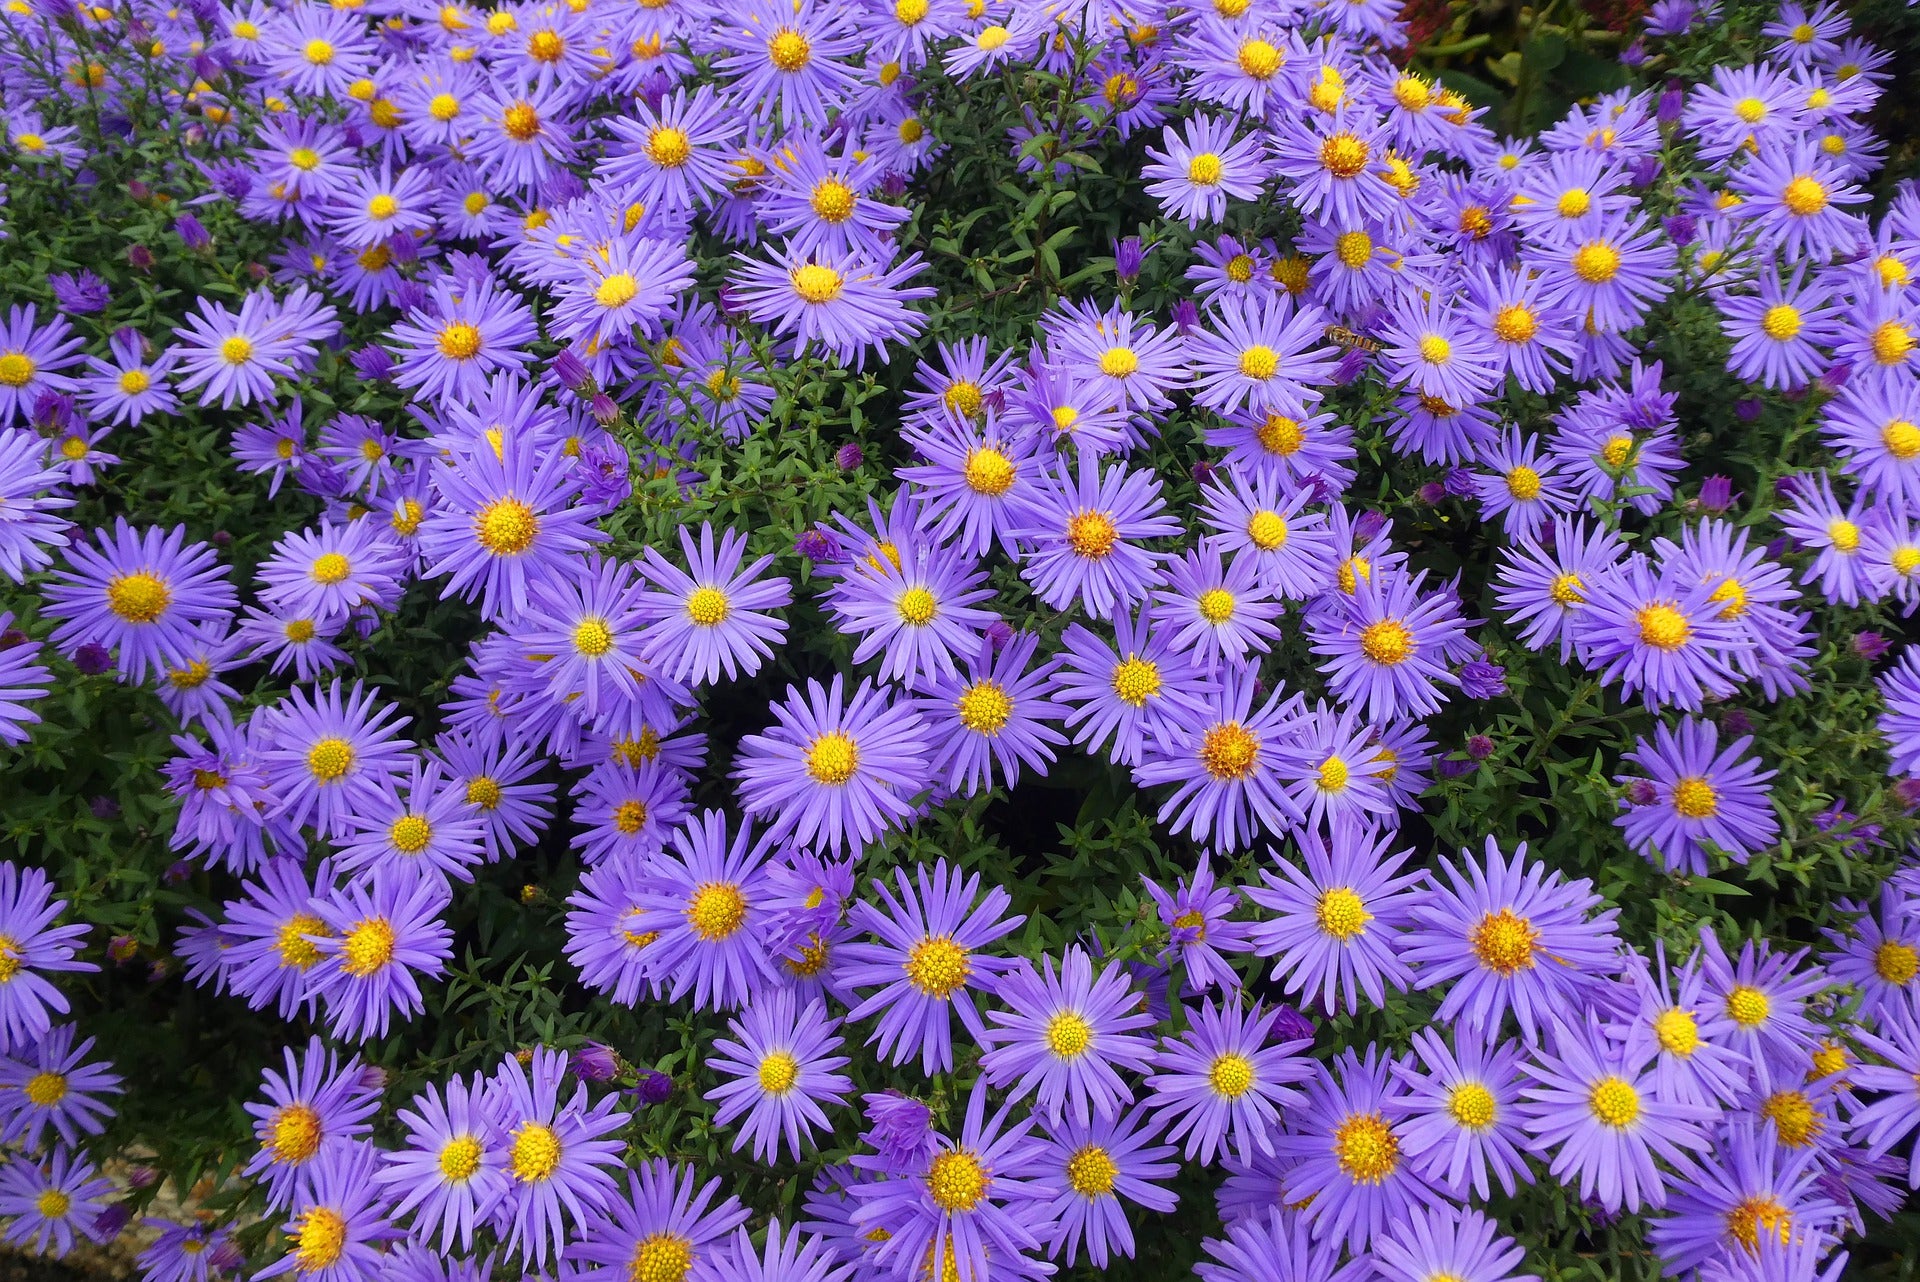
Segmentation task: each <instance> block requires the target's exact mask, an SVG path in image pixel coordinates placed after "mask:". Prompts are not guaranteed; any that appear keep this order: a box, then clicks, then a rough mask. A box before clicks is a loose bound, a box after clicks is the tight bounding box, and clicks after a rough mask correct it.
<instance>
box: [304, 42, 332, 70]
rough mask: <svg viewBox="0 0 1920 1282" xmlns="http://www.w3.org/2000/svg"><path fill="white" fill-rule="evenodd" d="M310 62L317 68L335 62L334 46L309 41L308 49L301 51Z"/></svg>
mask: <svg viewBox="0 0 1920 1282" xmlns="http://www.w3.org/2000/svg"><path fill="white" fill-rule="evenodd" d="M301 52H302V53H303V54H305V55H306V59H307V61H308V62H310V63H312V64H313V65H314V66H316V67H324V66H326V65H327V64H328V63H330V62H332V61H333V46H332V45H330V44H328V43H327V42H326V41H324V40H309V41H307V47H306V48H305V49H303V50H301Z"/></svg>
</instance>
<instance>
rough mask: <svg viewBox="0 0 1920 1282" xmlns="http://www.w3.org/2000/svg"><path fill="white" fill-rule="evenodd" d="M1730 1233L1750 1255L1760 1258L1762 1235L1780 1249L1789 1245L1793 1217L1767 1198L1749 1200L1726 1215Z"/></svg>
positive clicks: (1760, 1197)
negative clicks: (1779, 1246) (1763, 1233)
mask: <svg viewBox="0 0 1920 1282" xmlns="http://www.w3.org/2000/svg"><path fill="white" fill-rule="evenodd" d="M1727 1232H1728V1233H1730V1234H1732V1235H1733V1239H1734V1240H1735V1241H1736V1242H1738V1243H1740V1245H1741V1246H1743V1247H1745V1248H1746V1250H1747V1253H1748V1254H1749V1255H1758V1254H1759V1253H1760V1234H1761V1233H1762V1232H1765V1233H1766V1234H1767V1235H1768V1236H1769V1237H1772V1238H1774V1239H1775V1240H1777V1241H1778V1242H1779V1243H1780V1245H1781V1246H1785V1245H1786V1244H1787V1242H1788V1240H1789V1239H1790V1238H1791V1237H1792V1235H1793V1213H1792V1212H1791V1211H1789V1210H1787V1208H1786V1207H1784V1206H1782V1205H1780V1203H1778V1202H1776V1201H1774V1200H1773V1199H1772V1198H1770V1197H1767V1196H1766V1195H1764V1194H1762V1195H1760V1196H1758V1197H1750V1198H1747V1199H1745V1200H1744V1201H1742V1202H1741V1203H1740V1204H1739V1205H1738V1206H1736V1207H1734V1208H1733V1209H1732V1210H1731V1211H1728V1212H1727Z"/></svg>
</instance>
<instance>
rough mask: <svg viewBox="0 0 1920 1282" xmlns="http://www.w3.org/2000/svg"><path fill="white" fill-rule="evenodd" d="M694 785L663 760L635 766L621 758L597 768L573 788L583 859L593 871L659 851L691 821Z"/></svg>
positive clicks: (574, 814)
mask: <svg viewBox="0 0 1920 1282" xmlns="http://www.w3.org/2000/svg"><path fill="white" fill-rule="evenodd" d="M688 783H689V780H688V777H687V775H686V774H685V773H684V772H683V771H680V770H678V769H676V768H675V767H673V766H670V765H668V764H667V763H666V762H664V761H661V760H659V759H658V758H655V759H654V760H651V761H644V760H643V761H641V762H640V764H639V765H637V766H630V765H628V764H626V762H625V761H624V760H622V759H620V758H619V757H618V756H616V757H614V758H613V759H611V760H608V761H603V762H601V763H600V764H599V765H598V766H595V767H594V768H593V769H592V770H590V771H589V772H588V773H587V775H586V777H585V778H583V779H581V780H580V782H579V783H578V784H576V785H575V786H574V789H573V795H574V797H575V802H574V807H573V821H574V823H576V824H578V825H579V826H580V827H581V828H582V829H583V832H582V834H581V841H580V843H579V847H578V849H579V852H580V858H581V861H582V862H583V863H585V864H587V865H588V866H589V867H591V866H593V865H596V864H601V863H605V862H608V861H610V860H615V859H630V860H631V859H644V858H645V857H646V856H648V855H651V854H653V853H654V852H656V851H658V850H659V849H660V848H661V847H662V846H664V845H665V844H666V841H667V837H668V835H669V834H670V833H672V832H673V831H674V829H676V828H678V827H679V826H680V824H681V822H682V821H683V820H684V819H685V818H686V817H687V811H688V808H689V807H688V800H687V799H688V792H689V789H688ZM635 866H638V865H635Z"/></svg>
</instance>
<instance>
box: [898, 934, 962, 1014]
mask: <svg viewBox="0 0 1920 1282" xmlns="http://www.w3.org/2000/svg"><path fill="white" fill-rule="evenodd" d="M902 966H903V968H904V969H905V970H906V972H907V980H908V981H909V982H910V983H911V984H912V985H913V986H914V987H915V988H917V989H919V990H920V991H921V992H923V993H925V994H926V995H927V996H929V997H933V998H937V999H939V1000H942V1001H944V1000H945V999H947V998H948V997H951V996H952V995H953V992H954V990H955V989H957V988H959V987H961V986H962V985H964V984H965V983H966V982H967V976H969V975H971V974H973V961H972V960H971V959H970V958H969V957H968V955H967V950H966V949H965V948H963V947H961V946H960V945H959V944H956V943H955V942H953V936H951V935H930V936H928V937H927V938H925V939H923V940H921V941H920V942H919V943H917V944H915V945H914V946H913V948H912V949H911V950H910V951H909V952H908V953H907V960H906V961H905V962H904V963H902Z"/></svg>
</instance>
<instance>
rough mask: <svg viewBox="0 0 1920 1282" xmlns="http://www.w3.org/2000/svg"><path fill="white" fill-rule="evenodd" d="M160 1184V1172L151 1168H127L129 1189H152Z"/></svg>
mask: <svg viewBox="0 0 1920 1282" xmlns="http://www.w3.org/2000/svg"><path fill="white" fill-rule="evenodd" d="M159 1182H160V1172H158V1171H156V1170H154V1169H153V1168H152V1167H151V1166H130V1167H128V1168H127V1187H128V1188H130V1189H150V1188H152V1187H153V1186H154V1185H156V1184H158V1183H159Z"/></svg>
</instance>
